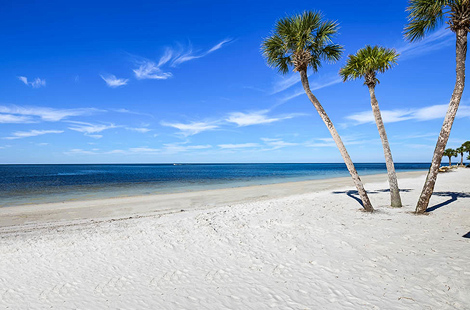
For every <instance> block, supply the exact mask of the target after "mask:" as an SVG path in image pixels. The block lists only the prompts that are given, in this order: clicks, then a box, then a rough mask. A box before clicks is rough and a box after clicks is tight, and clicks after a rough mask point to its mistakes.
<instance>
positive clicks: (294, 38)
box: [262, 11, 374, 212]
mask: <svg viewBox="0 0 470 310" xmlns="http://www.w3.org/2000/svg"><path fill="white" fill-rule="evenodd" d="M338 28H339V25H338V23H336V22H334V21H329V20H324V18H323V16H322V14H321V13H319V12H308V11H306V12H304V13H302V14H298V15H294V16H289V17H285V18H282V19H280V20H279V21H278V22H277V23H276V26H275V28H274V31H273V33H272V34H271V36H269V37H268V38H266V39H264V41H263V43H262V53H263V55H264V57H265V58H266V62H267V63H268V65H269V66H271V67H273V68H276V69H278V71H279V72H280V73H282V74H286V73H288V72H289V68H290V67H293V70H294V71H297V72H299V74H300V78H301V82H302V86H303V88H304V90H305V93H306V94H307V96H308V98H309V99H310V101H311V103H312V104H313V106H314V107H315V109H316V110H317V112H318V114H319V115H320V117H321V119H322V120H323V122H324V123H325V125H326V127H327V128H328V130H329V131H330V134H331V136H332V137H333V140H334V141H335V143H336V145H337V147H338V149H339V151H340V153H341V156H342V157H343V160H344V162H345V164H346V167H347V168H348V171H349V173H350V174H351V177H352V178H353V181H354V184H355V186H356V189H357V191H358V193H359V196H360V197H361V200H362V205H363V207H364V209H365V210H366V211H368V212H372V211H374V208H373V207H372V204H371V202H370V200H369V197H368V196H367V192H366V190H365V189H364V185H363V184H362V181H361V179H360V177H359V174H358V173H357V170H356V168H355V167H354V164H353V161H352V160H351V157H350V156H349V154H348V152H347V150H346V147H345V146H344V143H343V141H342V140H341V137H340V136H339V134H338V131H337V130H336V128H335V126H334V125H333V122H332V121H331V119H330V118H329V116H328V114H327V113H326V111H325V109H324V108H323V106H322V105H321V104H320V101H318V99H317V98H316V97H315V95H314V94H313V93H312V91H311V89H310V85H309V82H308V75H307V69H308V68H311V70H313V72H317V71H318V69H319V68H320V67H321V65H322V62H323V61H327V62H336V61H338V60H339V59H340V57H341V54H342V51H343V47H342V46H341V45H339V44H335V43H333V37H334V36H335V35H336V33H337V32H338Z"/></svg>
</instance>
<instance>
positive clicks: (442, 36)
mask: <svg viewBox="0 0 470 310" xmlns="http://www.w3.org/2000/svg"><path fill="white" fill-rule="evenodd" d="M454 42H455V39H454V35H453V32H452V31H450V30H449V29H448V28H447V27H442V28H441V29H439V30H437V31H435V32H434V33H432V34H430V35H428V36H427V37H425V38H424V39H423V40H421V41H418V42H413V43H406V44H403V45H401V46H399V47H397V48H396V51H397V53H399V54H400V55H401V56H400V59H408V58H413V57H417V56H419V55H423V54H426V53H429V52H431V51H435V50H439V49H441V48H444V47H447V46H450V45H452V44H453V43H454Z"/></svg>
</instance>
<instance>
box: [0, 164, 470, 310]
mask: <svg viewBox="0 0 470 310" xmlns="http://www.w3.org/2000/svg"><path fill="white" fill-rule="evenodd" d="M365 179H367V178H365ZM379 180H380V182H377V181H379ZM469 180H470V169H459V170H458V171H455V172H450V173H446V174H441V175H439V179H438V183H437V186H436V189H435V191H436V195H434V196H433V198H432V200H431V207H432V208H431V210H433V211H432V212H431V213H430V215H428V216H415V215H412V214H410V211H412V210H413V209H414V206H415V202H416V201H417V197H418V195H419V190H420V189H421V186H422V184H423V182H424V175H423V173H420V176H419V177H416V176H413V175H400V187H401V188H402V189H404V191H403V193H402V199H403V202H404V203H405V205H406V206H405V207H404V208H403V209H391V208H389V207H387V204H388V201H389V193H387V192H385V191H383V190H384V189H386V188H387V184H386V182H384V179H383V177H382V179H380V178H379V179H377V178H376V179H375V180H372V181H374V183H370V182H368V183H367V184H366V188H367V189H368V190H369V191H370V192H371V195H370V197H371V200H372V203H373V204H374V206H375V207H376V208H377V212H376V213H374V214H367V213H364V212H362V211H360V206H359V204H358V203H357V201H356V200H355V199H354V195H353V192H354V191H353V190H352V189H353V188H352V187H350V186H349V185H346V186H344V184H342V183H341V182H340V181H334V182H333V183H332V184H331V187H328V186H327V187H326V188H322V191H319V192H315V191H314V190H313V189H312V188H309V185H308V184H302V183H299V184H297V187H296V188H297V189H298V188H302V189H301V190H297V191H292V192H293V193H294V194H293V195H288V194H289V190H288V189H289V188H291V189H292V188H294V187H295V186H294V185H293V184H295V183H291V184H286V185H279V186H280V187H279V186H278V187H277V188H278V189H279V190H275V188H276V187H271V190H269V189H267V188H266V187H258V188H256V190H255V191H254V192H253V195H252V196H249V195H248V196H243V195H244V194H247V193H248V192H250V191H249V190H248V192H244V190H245V191H247V190H246V189H234V190H233V191H234V192H235V196H234V197H232V198H230V197H227V192H223V193H225V198H224V199H223V198H219V200H217V205H218V206H215V207H212V206H213V204H208V205H205V204H204V201H211V199H215V198H214V197H220V196H217V195H216V194H215V193H211V192H199V193H192V194H191V195H196V196H198V195H199V196H200V198H199V200H197V202H198V203H194V199H196V198H194V197H196V196H194V197H193V196H191V195H190V194H187V195H189V196H188V197H189V198H188V197H186V199H187V200H184V201H186V203H184V202H181V200H177V199H176V198H175V197H173V198H172V199H176V200H173V201H179V202H181V204H182V205H177V208H181V209H185V210H186V211H185V212H175V210H174V207H175V206H173V205H172V204H171V201H172V200H171V199H170V198H171V197H168V196H166V198H165V199H169V200H166V203H167V204H168V205H166V206H165V199H163V200H161V199H162V197H159V198H158V197H153V198H151V197H139V198H136V197H133V198H126V199H128V200H125V199H124V200H121V201H122V204H123V205H125V206H127V207H125V208H122V209H121V210H119V211H116V212H117V213H115V214H113V213H112V212H111V211H109V210H108V211H107V212H110V213H103V214H99V215H102V217H108V218H114V219H110V220H101V221H98V220H96V221H95V222H92V221H91V219H90V217H89V216H90V215H91V214H92V211H89V210H88V211H87V209H86V208H84V209H82V210H85V211H84V213H83V214H84V215H83V214H82V215H80V210H81V209H80V208H79V207H80V206H82V205H75V206H71V205H67V206H65V207H64V209H63V210H65V211H66V212H64V211H62V213H61V212H59V211H51V210H50V208H51V207H53V206H51V205H48V206H38V207H37V208H35V206H29V207H30V208H31V209H30V211H29V212H30V213H29V215H28V214H27V215H26V220H22V221H18V222H15V223H14V224H21V225H19V226H18V225H16V226H10V225H9V223H10V224H12V222H11V221H10V222H8V221H6V220H3V222H2V226H3V228H1V229H0V232H1V233H0V238H1V239H0V308H5V309H6V308H8V309H46V308H47V309H49V308H56V309H118V308H120V309H469V308H470V260H469V257H470V239H469V238H464V237H463V235H465V234H467V233H469V231H470V181H469ZM325 184H326V183H325ZM269 186H272V185H269ZM269 186H268V187H269ZM348 186H349V187H348ZM273 188H274V189H273ZM281 188H284V191H282V190H281ZM263 189H264V190H265V191H264V192H263ZM237 190H238V192H237ZM219 193H220V192H219ZM236 193H238V194H236ZM276 193H277V194H276ZM211 195H212V196H211ZM213 195H215V196H213ZM191 197H193V198H191ZM204 197H206V198H204ZM222 197H224V195H222ZM247 197H248V198H247ZM132 199H137V201H136V200H132ZM138 199H144V201H145V202H144V203H142V202H141V204H140V205H139V203H138ZM146 199H148V200H146ZM152 199H155V200H154V203H152ZM191 199H193V200H191ZM205 199H207V200H205ZM95 203H96V202H95ZM108 203H109V201H108ZM191 203H193V204H191ZM113 204H114V205H119V201H117V200H116V201H114V202H113ZM136 204H137V206H136ZM153 204H154V205H155V206H156V209H158V210H157V211H158V212H153V211H154V210H152V205H153ZM181 206H183V207H181ZM188 206H189V207H188ZM191 206H192V207H191ZM208 207H210V208H208ZM21 208H23V207H21ZM21 208H20V209H17V210H21ZM24 208H26V207H24ZM48 208H49V211H47V210H48ZM13 209H14V208H11V210H9V211H8V210H7V211H5V210H2V212H4V213H3V215H4V216H5V217H7V218H8V219H10V220H14V217H15V215H14V213H15V212H16V211H13ZM70 210H74V212H76V213H75V215H71V216H70V217H68V218H67V217H64V214H65V213H67V211H70ZM126 210H127V212H128V214H131V215H133V216H134V217H133V218H130V219H121V220H116V219H118V218H120V217H122V216H123V215H124V214H125V212H126ZM165 210H166V211H165ZM8 212H9V213H8ZM47 212H49V213H47ZM87 212H91V213H87ZM165 212H167V213H168V212H173V213H170V214H163V213H165ZM47 214H53V215H51V216H48V215H47ZM54 214H55V215H54ZM60 214H62V215H60ZM77 214H78V215H77ZM139 214H140V215H141V216H138V215H139ZM3 215H2V216H3ZM95 215H96V214H95ZM17 216H18V214H17ZM28 216H29V217H28ZM49 221H53V223H52V224H50V223H49V224H48V223H47V222H49Z"/></svg>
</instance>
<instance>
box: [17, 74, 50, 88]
mask: <svg viewBox="0 0 470 310" xmlns="http://www.w3.org/2000/svg"><path fill="white" fill-rule="evenodd" d="M18 79H19V80H20V81H21V82H23V83H24V84H25V85H28V86H31V87H32V88H39V87H44V86H46V80H43V79H40V78H35V79H34V80H32V81H28V78H27V77H25V76H19V77H18Z"/></svg>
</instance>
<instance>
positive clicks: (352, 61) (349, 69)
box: [339, 45, 402, 208]
mask: <svg viewBox="0 0 470 310" xmlns="http://www.w3.org/2000/svg"><path fill="white" fill-rule="evenodd" d="M397 58H398V54H397V53H396V52H395V50H393V49H388V48H385V47H380V46H374V47H372V46H370V45H367V46H366V47H364V48H362V49H360V50H359V51H357V53H356V54H355V55H349V56H348V60H347V62H346V65H345V66H344V67H343V68H341V70H340V72H339V74H340V75H341V77H342V78H343V81H344V82H346V81H347V80H355V79H359V78H363V79H364V84H365V85H366V86H367V87H368V88H369V95H370V104H371V106H372V112H373V114H374V118H375V123H376V125H377V129H378V131H379V135H380V139H381V141H382V147H383V150H384V155H385V164H386V166H387V173H388V183H389V186H390V199H391V206H392V207H394V208H399V207H402V203H401V197H400V189H399V188H398V181H397V174H396V172H395V166H394V164H393V158H392V152H391V150H390V144H389V143H388V138H387V132H386V131H385V125H384V122H383V120H382V114H381V113H380V108H379V103H378V101H377V98H376V97H375V86H376V85H377V83H380V82H379V80H378V79H377V73H384V72H385V71H387V70H388V69H390V68H392V66H393V65H395V64H396V63H397Z"/></svg>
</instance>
